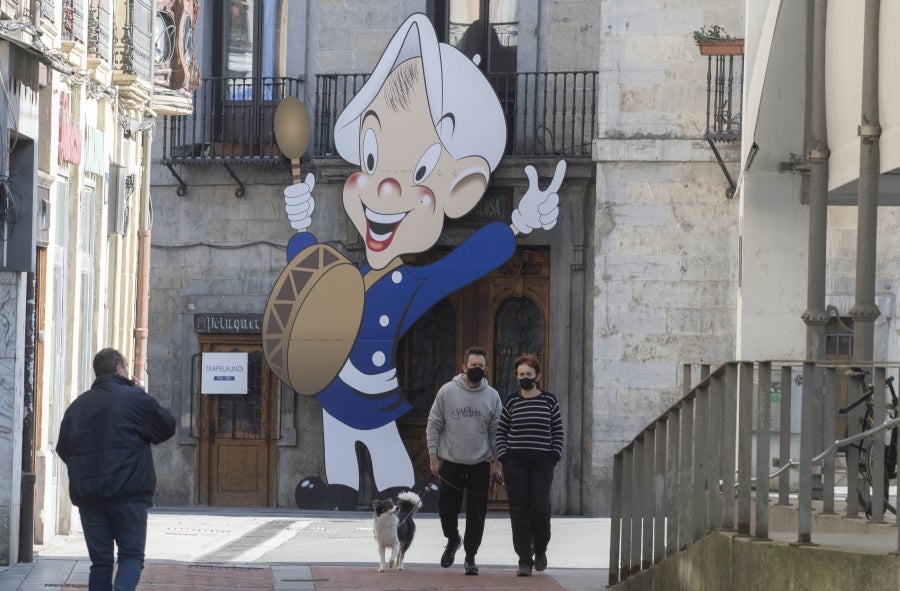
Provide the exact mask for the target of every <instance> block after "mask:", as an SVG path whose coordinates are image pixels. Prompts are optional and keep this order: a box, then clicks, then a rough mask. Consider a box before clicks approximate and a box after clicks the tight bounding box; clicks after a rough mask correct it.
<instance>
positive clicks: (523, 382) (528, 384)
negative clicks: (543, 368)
mask: <svg viewBox="0 0 900 591" xmlns="http://www.w3.org/2000/svg"><path fill="white" fill-rule="evenodd" d="M535 381H536V380H535V379H534V378H519V387H520V388H522V389H523V390H531V389H532V388H534V383H535Z"/></svg>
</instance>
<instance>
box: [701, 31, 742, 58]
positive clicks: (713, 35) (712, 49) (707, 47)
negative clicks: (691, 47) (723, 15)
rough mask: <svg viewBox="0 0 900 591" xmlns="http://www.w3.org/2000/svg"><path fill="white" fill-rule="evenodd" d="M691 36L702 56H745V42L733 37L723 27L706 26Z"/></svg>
mask: <svg viewBox="0 0 900 591" xmlns="http://www.w3.org/2000/svg"><path fill="white" fill-rule="evenodd" d="M691 36H692V37H693V38H694V42H695V43H696V44H697V47H699V48H700V55H744V40H743V39H736V38H734V37H732V36H731V35H729V34H728V33H726V32H725V27H722V26H721V25H710V26H709V27H707V26H706V25H704V26H702V27H700V28H699V29H697V30H696V31H694V32H693V33H692V34H691Z"/></svg>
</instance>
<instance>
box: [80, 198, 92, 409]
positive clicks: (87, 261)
mask: <svg viewBox="0 0 900 591" xmlns="http://www.w3.org/2000/svg"><path fill="white" fill-rule="evenodd" d="M95 207H96V199H95V190H94V187H93V186H92V185H85V187H84V191H83V192H82V193H81V203H80V204H79V210H80V212H79V213H80V216H79V218H80V224H79V225H80V228H79V240H78V254H79V256H78V266H79V271H80V279H81V287H80V294H79V296H80V298H81V299H80V301H81V331H80V337H81V342H80V343H79V346H80V347H79V348H80V349H81V367H80V368H79V369H80V371H81V381H80V387H81V391H84V390H87V389H88V388H90V387H91V383H92V382H93V381H94V379H93V378H94V376H93V370H92V361H93V352H94V351H93V349H94V344H93V337H94V330H93V326H94V239H95V238H94V229H95V224H94V214H95Z"/></svg>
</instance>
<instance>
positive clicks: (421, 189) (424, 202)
mask: <svg viewBox="0 0 900 591" xmlns="http://www.w3.org/2000/svg"><path fill="white" fill-rule="evenodd" d="M416 195H417V196H418V198H419V206H420V207H424V208H427V209H430V210H431V213H434V211H435V208H436V207H437V200H436V199H435V198H434V193H432V191H431V189H429V188H428V187H425V186H422V185H418V186H416Z"/></svg>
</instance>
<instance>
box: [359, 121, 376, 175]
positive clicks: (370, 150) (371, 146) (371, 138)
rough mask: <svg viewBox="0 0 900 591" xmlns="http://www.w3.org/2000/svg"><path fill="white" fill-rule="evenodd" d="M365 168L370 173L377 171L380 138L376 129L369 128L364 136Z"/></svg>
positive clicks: (363, 162)
mask: <svg viewBox="0 0 900 591" xmlns="http://www.w3.org/2000/svg"><path fill="white" fill-rule="evenodd" d="M362 164H363V170H364V171H366V172H367V173H369V174H372V173H374V172H375V167H376V166H378V139H377V138H376V137H375V131H374V130H372V129H367V130H366V134H365V135H364V136H363V161H362Z"/></svg>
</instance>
